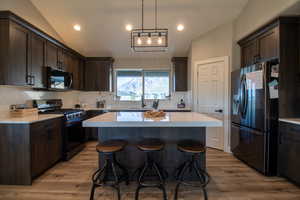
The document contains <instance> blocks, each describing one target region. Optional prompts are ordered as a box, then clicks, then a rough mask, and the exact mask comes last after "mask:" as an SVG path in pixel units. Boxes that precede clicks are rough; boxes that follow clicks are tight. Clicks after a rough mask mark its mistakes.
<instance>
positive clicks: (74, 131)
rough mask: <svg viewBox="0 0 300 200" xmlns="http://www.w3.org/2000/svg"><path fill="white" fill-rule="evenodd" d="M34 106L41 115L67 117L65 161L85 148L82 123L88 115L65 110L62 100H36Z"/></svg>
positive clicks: (78, 110)
mask: <svg viewBox="0 0 300 200" xmlns="http://www.w3.org/2000/svg"><path fill="white" fill-rule="evenodd" d="M33 105H34V107H37V108H38V109H39V112H40V114H63V115H64V116H65V117H64V121H65V122H64V127H63V131H62V133H63V135H62V138H63V143H62V145H63V146H62V158H63V159H64V160H69V159H70V158H72V157H73V156H74V155H76V154H77V153H79V152H80V151H81V150H82V149H83V148H84V147H85V142H86V136H85V132H84V129H83V128H82V121H83V120H85V119H86V117H87V115H86V112H85V111H84V110H81V109H72V108H70V109H64V108H62V106H63V103H62V100H61V99H46V100H34V101H33Z"/></svg>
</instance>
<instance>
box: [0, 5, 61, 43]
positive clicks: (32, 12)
mask: <svg viewBox="0 0 300 200" xmlns="http://www.w3.org/2000/svg"><path fill="white" fill-rule="evenodd" d="M0 10H10V11H12V12H13V13H15V14H16V15H18V16H20V17H22V18H24V19H25V20H26V21H28V22H30V23H31V24H33V25H35V26H36V27H38V28H40V29H41V30H43V31H44V32H46V33H47V34H49V35H51V36H52V37H54V38H56V39H57V40H60V41H63V40H62V38H61V37H60V36H59V35H58V33H57V32H56V31H55V30H54V29H53V27H52V26H51V25H50V24H49V23H48V21H47V20H46V19H45V18H44V16H43V15H41V13H40V12H39V11H38V10H37V8H36V7H35V6H34V5H33V4H32V3H31V1H30V0H1V1H0Z"/></svg>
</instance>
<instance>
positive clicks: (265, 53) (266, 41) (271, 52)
mask: <svg viewBox="0 0 300 200" xmlns="http://www.w3.org/2000/svg"><path fill="white" fill-rule="evenodd" d="M258 45H259V58H260V59H261V60H266V59H271V58H277V57H278V56H279V28H278V27H276V28H274V29H271V30H270V31H268V32H266V33H264V34H263V35H261V36H260V37H259V38H258Z"/></svg>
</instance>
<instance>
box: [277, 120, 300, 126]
mask: <svg viewBox="0 0 300 200" xmlns="http://www.w3.org/2000/svg"><path fill="white" fill-rule="evenodd" d="M279 121H281V122H287V123H291V124H297V125H300V118H279Z"/></svg>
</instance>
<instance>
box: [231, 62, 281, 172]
mask: <svg viewBox="0 0 300 200" xmlns="http://www.w3.org/2000/svg"><path fill="white" fill-rule="evenodd" d="M278 71H279V70H278V60H272V61H268V62H262V63H258V64H255V65H252V66H248V67H245V68H241V69H239V70H236V71H233V72H232V74H231V85H232V86H231V95H232V97H231V101H232V104H231V106H232V109H231V151H232V153H233V155H234V156H235V157H237V158H238V159H240V160H241V161H243V162H245V163H246V164H248V165H249V166H250V167H252V168H254V169H256V170H258V171H259V172H261V173H263V174H264V175H275V174H276V171H277V130H278V95H279V94H278V86H279V73H278Z"/></svg>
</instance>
